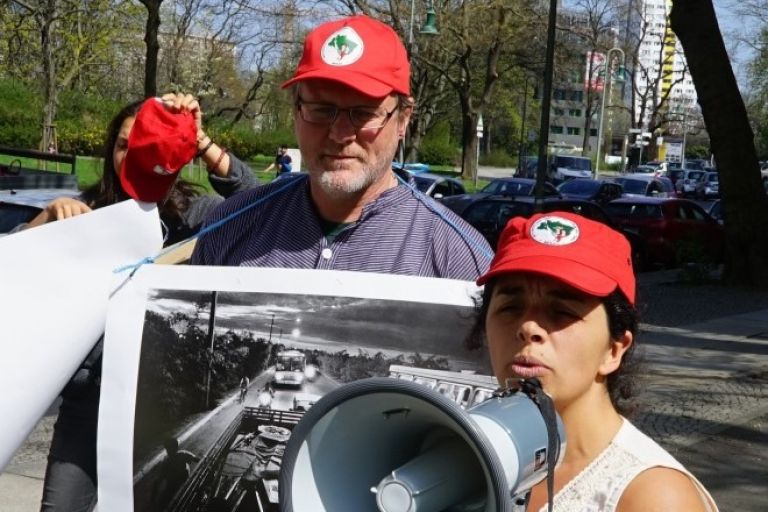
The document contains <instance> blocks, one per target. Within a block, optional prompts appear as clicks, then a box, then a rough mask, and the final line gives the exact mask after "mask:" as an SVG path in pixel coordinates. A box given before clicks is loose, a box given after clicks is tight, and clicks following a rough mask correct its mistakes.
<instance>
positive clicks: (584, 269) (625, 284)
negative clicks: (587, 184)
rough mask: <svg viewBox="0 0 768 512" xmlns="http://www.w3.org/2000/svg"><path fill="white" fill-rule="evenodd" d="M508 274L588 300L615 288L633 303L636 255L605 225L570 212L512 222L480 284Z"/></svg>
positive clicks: (606, 293)
mask: <svg viewBox="0 0 768 512" xmlns="http://www.w3.org/2000/svg"><path fill="white" fill-rule="evenodd" d="M510 272H532V273H535V274H541V275H545V276H549V277H553V278H555V279H557V280H558V281H562V282H564V283H566V284H568V285H570V286H573V287H574V288H576V289H577V290H581V291H582V292H584V293H587V294H589V295H594V296H596V297H605V296H607V295H610V294H611V293H612V292H613V291H614V290H615V289H616V288H618V289H619V290H621V292H622V293H624V295H625V296H626V297H627V299H628V300H629V302H630V303H631V304H634V303H635V273H634V271H633V269H632V250H631V248H630V245H629V242H628V241H627V239H626V238H624V235H622V234H621V233H619V232H618V231H615V230H613V229H611V228H610V227H608V226H606V225H605V224H601V223H599V222H595V221H593V220H590V219H587V218H585V217H582V216H581V215H576V214H575V213H569V212H552V213H539V214H536V215H534V216H533V217H531V218H530V219H525V218H523V217H515V218H514V219H511V220H510V221H509V222H508V223H507V226H506V227H505V228H504V231H502V233H501V237H500V238H499V245H498V248H497V250H496V255H495V256H494V258H493V261H492V262H491V268H490V269H489V270H488V272H486V273H485V274H484V275H482V276H480V278H479V279H478V280H477V284H478V285H484V284H485V283H487V282H488V280H489V279H491V278H492V277H495V276H498V275H500V274H507V273H510Z"/></svg>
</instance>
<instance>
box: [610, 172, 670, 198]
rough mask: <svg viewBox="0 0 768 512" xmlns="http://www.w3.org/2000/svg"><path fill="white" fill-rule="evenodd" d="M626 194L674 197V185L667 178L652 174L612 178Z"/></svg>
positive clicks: (625, 195)
mask: <svg viewBox="0 0 768 512" xmlns="http://www.w3.org/2000/svg"><path fill="white" fill-rule="evenodd" d="M614 181H615V182H616V183H618V184H620V185H621V186H622V187H623V188H624V197H627V196H654V197H675V196H676V195H677V194H676V193H675V186H674V185H672V181H671V180H670V179H669V178H665V177H663V176H654V175H649V174H645V175H632V176H621V177H618V178H614Z"/></svg>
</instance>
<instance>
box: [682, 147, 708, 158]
mask: <svg viewBox="0 0 768 512" xmlns="http://www.w3.org/2000/svg"><path fill="white" fill-rule="evenodd" d="M685 158H709V147H707V146H704V145H701V144H690V145H687V146H686V147H685Z"/></svg>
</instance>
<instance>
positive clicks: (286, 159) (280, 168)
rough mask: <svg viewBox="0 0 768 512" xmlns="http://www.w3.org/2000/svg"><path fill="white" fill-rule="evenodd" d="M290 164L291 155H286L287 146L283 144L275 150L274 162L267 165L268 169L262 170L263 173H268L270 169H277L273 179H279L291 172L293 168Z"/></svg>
mask: <svg viewBox="0 0 768 512" xmlns="http://www.w3.org/2000/svg"><path fill="white" fill-rule="evenodd" d="M291 162H292V160H291V155H289V154H288V146H287V145H285V144H283V145H282V146H280V147H279V148H278V150H277V156H275V161H274V162H272V163H271V164H269V167H267V168H266V169H264V172H269V171H271V170H272V169H274V168H277V172H276V173H275V177H276V178H279V177H280V175H281V174H285V173H288V172H291V171H292V170H293V166H292V164H291Z"/></svg>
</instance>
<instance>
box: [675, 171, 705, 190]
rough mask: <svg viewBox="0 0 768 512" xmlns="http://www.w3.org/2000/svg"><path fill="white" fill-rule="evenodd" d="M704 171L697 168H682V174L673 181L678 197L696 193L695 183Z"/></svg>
mask: <svg viewBox="0 0 768 512" xmlns="http://www.w3.org/2000/svg"><path fill="white" fill-rule="evenodd" d="M705 172H706V171H704V170H699V169H688V168H686V169H684V170H683V175H682V177H680V178H679V179H678V180H677V182H676V183H675V190H676V191H677V195H678V196H680V197H692V196H693V195H694V194H695V193H696V184H697V183H698V182H699V180H700V179H701V177H702V176H704V173H705Z"/></svg>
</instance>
